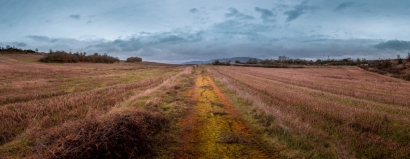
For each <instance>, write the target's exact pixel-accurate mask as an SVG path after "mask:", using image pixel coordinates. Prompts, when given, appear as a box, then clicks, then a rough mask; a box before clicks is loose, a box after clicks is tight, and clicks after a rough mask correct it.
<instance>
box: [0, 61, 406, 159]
mask: <svg viewBox="0 0 410 159" xmlns="http://www.w3.org/2000/svg"><path fill="white" fill-rule="evenodd" d="M38 58H39V57H38V56H34V55H24V54H23V55H18V56H17V55H1V56H0V158H193V157H194V158H223V157H225V158H406V157H408V156H410V153H409V152H410V133H409V132H410V127H408V125H410V108H409V106H410V98H409V95H410V83H409V82H407V81H404V80H400V79H394V78H390V77H385V76H382V75H378V74H375V73H371V72H367V71H364V70H361V69H359V68H356V67H326V68H325V67H321V68H297V69H295V68H284V69H280V68H255V67H234V66H199V67H193V66H181V65H168V64H158V63H148V62H142V63H123V62H121V63H116V64H89V63H76V64H44V63H39V62H36V59H38Z"/></svg>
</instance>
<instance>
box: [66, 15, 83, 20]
mask: <svg viewBox="0 0 410 159" xmlns="http://www.w3.org/2000/svg"><path fill="white" fill-rule="evenodd" d="M68 17H69V18H72V19H76V20H79V19H80V15H79V14H72V15H70V16H68Z"/></svg>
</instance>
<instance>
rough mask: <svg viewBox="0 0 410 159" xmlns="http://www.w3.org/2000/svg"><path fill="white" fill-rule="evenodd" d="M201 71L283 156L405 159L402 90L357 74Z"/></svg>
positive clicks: (407, 141) (409, 121) (408, 145)
mask: <svg viewBox="0 0 410 159" xmlns="http://www.w3.org/2000/svg"><path fill="white" fill-rule="evenodd" d="M208 70H209V72H211V73H212V74H213V75H214V77H216V79H218V81H220V82H219V84H220V85H226V86H227V89H226V91H225V93H226V94H228V95H229V96H230V97H231V98H230V99H231V101H232V102H233V103H234V104H235V105H237V106H238V109H240V110H241V112H242V113H243V114H247V117H246V118H247V120H248V121H249V122H250V123H252V124H251V125H253V127H254V129H256V130H257V132H258V133H260V134H262V135H263V136H264V137H263V139H264V140H265V141H267V142H270V143H271V144H272V145H275V147H276V148H277V149H278V150H279V151H280V154H282V155H283V156H287V157H291V158H308V157H309V158H310V157H313V158H407V157H408V156H410V133H409V132H410V127H409V125H410V107H409V106H410V83H409V82H406V81H404V80H399V79H394V78H391V77H386V76H382V75H378V74H374V73H370V72H366V71H363V70H361V69H359V68H356V67H328V68H301V69H270V68H250V67H210V68H209V69H208Z"/></svg>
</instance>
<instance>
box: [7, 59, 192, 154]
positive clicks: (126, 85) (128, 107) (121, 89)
mask: <svg viewBox="0 0 410 159" xmlns="http://www.w3.org/2000/svg"><path fill="white" fill-rule="evenodd" d="M24 55H25V54H24ZM15 57H16V56H0V75H1V77H5V78H0V81H1V82H0V83H1V85H0V94H2V96H0V121H1V124H0V156H1V158H3V157H6V158H24V157H29V158H88V157H90V156H93V157H95V156H101V157H108V158H139V157H146V158H151V157H152V156H158V155H161V154H163V153H167V152H168V151H169V150H168V151H166V150H164V149H165V148H161V146H164V145H167V146H172V144H173V142H174V140H173V139H172V136H169V135H171V133H170V131H174V133H176V130H174V129H175V128H172V127H170V125H175V123H176V119H175V118H176V117H178V116H181V113H182V112H183V110H184V108H182V106H183V103H184V102H187V101H186V100H179V102H175V101H176V100H175V98H176V97H173V96H172V97H168V96H170V94H166V93H165V92H163V91H164V90H165V91H168V92H169V90H174V87H176V85H179V84H184V83H185V82H183V79H187V78H185V76H186V75H188V74H189V73H190V71H189V69H188V68H186V67H182V66H178V65H167V64H156V63H144V64H132V65H130V64H127V65H125V64H123V63H120V64H113V65H104V64H92V65H90V64H81V63H79V64H66V65H61V66H58V67H56V66H55V65H45V64H41V63H40V64H39V63H31V62H20V61H16V60H14V59H12V58H15ZM37 57H38V58H41V55H37ZM187 86H188V85H187ZM178 87H179V88H180V89H179V90H177V91H183V89H185V87H183V86H178ZM189 88H190V86H189V87H187V89H189ZM158 91H159V92H161V93H158ZM6 92H7V93H6ZM154 94H155V95H154ZM151 95H154V96H153V97H151ZM162 96H163V98H169V99H167V100H161V98H159V97H162ZM154 97H155V99H156V101H157V102H156V103H158V100H159V102H160V103H159V104H158V105H157V106H158V108H156V109H154V107H150V106H148V107H146V106H145V105H146V103H151V102H147V101H148V100H151V99H152V98H154ZM172 102H175V104H178V106H175V107H172V109H170V108H171V107H168V108H167V109H162V107H163V105H169V104H170V103H172ZM165 110H167V111H165ZM169 110H172V111H171V112H168V111H169ZM177 110H178V111H177ZM158 144H160V145H161V146H159V145H158ZM159 152H161V153H159ZM102 155H104V156H102ZM150 156H151V157H150Z"/></svg>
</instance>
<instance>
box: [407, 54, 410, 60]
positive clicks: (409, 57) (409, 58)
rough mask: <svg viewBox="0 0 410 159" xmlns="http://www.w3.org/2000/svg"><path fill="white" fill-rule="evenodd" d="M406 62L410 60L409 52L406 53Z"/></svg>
mask: <svg viewBox="0 0 410 159" xmlns="http://www.w3.org/2000/svg"><path fill="white" fill-rule="evenodd" d="M407 62H410V52H409V53H407Z"/></svg>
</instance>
